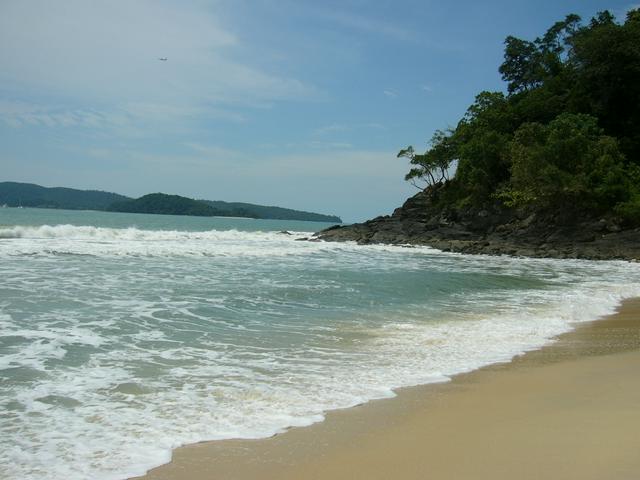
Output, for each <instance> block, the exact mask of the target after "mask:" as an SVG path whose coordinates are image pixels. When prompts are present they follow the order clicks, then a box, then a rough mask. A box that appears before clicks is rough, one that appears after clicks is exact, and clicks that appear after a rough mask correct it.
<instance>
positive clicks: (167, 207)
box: [108, 193, 229, 217]
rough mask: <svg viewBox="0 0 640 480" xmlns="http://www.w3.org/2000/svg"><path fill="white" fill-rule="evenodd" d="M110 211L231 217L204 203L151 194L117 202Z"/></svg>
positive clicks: (174, 196)
mask: <svg viewBox="0 0 640 480" xmlns="http://www.w3.org/2000/svg"><path fill="white" fill-rule="evenodd" d="M108 210H109V211H111V212H127V213H155V214H162V215H193V216H196V217H218V216H223V217H224V216H229V212H226V211H224V210H218V209H217V208H213V207H211V206H209V205H207V204H206V203H204V202H200V201H198V200H193V199H192V198H187V197H181V196H180V195H167V194H165V193H150V194H148V195H145V196H143V197H140V198H136V199H135V200H125V201H123V202H116V203H114V204H112V205H110V206H109V208H108Z"/></svg>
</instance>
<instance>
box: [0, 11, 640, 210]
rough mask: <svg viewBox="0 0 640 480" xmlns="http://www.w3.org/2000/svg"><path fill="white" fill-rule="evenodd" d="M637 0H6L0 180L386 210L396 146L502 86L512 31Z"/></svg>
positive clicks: (396, 195)
mask: <svg viewBox="0 0 640 480" xmlns="http://www.w3.org/2000/svg"><path fill="white" fill-rule="evenodd" d="M636 4H637V2H636ZM632 6H634V3H632V2H628V1H626V2H625V1H620V2H618V1H611V2H603V1H592V0H580V1H564V2H563V1H549V0H541V1H538V2H532V1H522V0H509V1H506V0H505V1H502V0H500V1H487V2H477V1H466V0H464V1H463V0H459V1H455V2H454V1H452V2H442V1H438V2H436V1H428V0H423V1H400V0H398V1H367V0H342V1H335V2H334V1H293V0H291V1H290V0H252V1H249V0H246V1H243V0H233V1H224V0H220V1H216V0H212V1H192V2H187V1H161V0H160V1H151V0H148V1H146V0H139V1H118V0H110V1H96V2H90V1H85V0H75V1H73V0H70V1H64V0H63V1H56V2H54V1H48V0H42V1H30V0H2V2H1V3H0V65H2V67H1V68H0V181H1V180H14V181H24V182H33V183H39V184H42V185H46V186H67V187H75V188H91V189H101V190H108V191H115V192H118V193H122V194H125V195H130V196H139V195H143V194H145V193H150V192H156V191H162V192H166V193H175V194H180V195H186V196H190V197H195V198H206V199H212V200H227V201H247V202H254V203H261V204H268V205H279V206H285V207H291V208H297V209H304V210H311V211H317V212H323V213H333V214H337V215H340V216H342V217H343V219H344V220H346V221H357V220H363V219H366V218H370V217H373V216H376V215H383V214H389V213H391V212H392V211H393V209H394V208H396V207H397V206H399V205H400V204H401V203H402V202H403V201H404V199H405V198H406V197H408V196H409V195H411V194H413V193H414V192H415V188H414V187H412V186H411V185H409V184H407V183H406V182H404V180H403V176H404V173H405V172H406V171H407V164H406V162H405V161H403V160H400V159H396V158H395V154H396V153H397V151H398V150H399V149H400V148H404V147H406V146H407V145H410V144H411V145H414V146H415V147H416V148H417V149H423V148H424V147H425V146H426V142H427V140H428V139H429V138H430V136H431V134H432V133H433V131H434V130H435V129H438V128H446V127H447V126H452V125H455V123H456V122H457V120H458V119H459V118H460V116H461V115H462V114H463V113H464V111H465V109H466V107H467V106H468V105H469V104H470V103H471V102H472V101H473V98H474V96H475V94H477V93H478V92H480V91H481V90H501V89H504V85H503V83H502V82H501V80H500V76H499V74H498V73H497V69H498V66H499V64H500V63H501V59H502V42H503V40H504V38H505V37H506V36H507V35H510V34H512V35H515V36H519V37H522V38H528V39H532V38H534V37H535V36H537V35H539V34H541V33H543V32H544V30H546V29H547V28H548V27H549V26H550V25H551V24H552V23H553V22H555V21H557V20H560V19H562V18H563V17H564V16H565V15H566V14H568V13H578V14H579V15H581V16H582V17H583V19H588V18H590V17H591V16H592V15H593V14H595V13H596V12H597V11H599V10H604V9H609V10H610V11H612V12H614V13H615V14H617V15H620V16H622V15H624V12H625V11H626V10H627V9H628V8H631V7H632ZM160 57H166V58H167V59H168V60H167V61H160V60H159V58H160Z"/></svg>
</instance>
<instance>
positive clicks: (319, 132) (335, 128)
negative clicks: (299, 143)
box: [311, 122, 385, 137]
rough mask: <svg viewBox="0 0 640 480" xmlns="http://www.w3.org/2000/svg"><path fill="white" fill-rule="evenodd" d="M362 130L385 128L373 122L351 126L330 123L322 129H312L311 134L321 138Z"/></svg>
mask: <svg viewBox="0 0 640 480" xmlns="http://www.w3.org/2000/svg"><path fill="white" fill-rule="evenodd" d="M362 129H373V130H384V129H385V126H384V125H382V124H380V123H375V122H369V123H353V124H344V123H332V124H330V125H324V126H322V127H318V128H316V129H314V130H313V131H312V132H311V133H312V135H314V136H316V137H321V136H325V135H332V134H335V133H343V132H352V131H354V130H362Z"/></svg>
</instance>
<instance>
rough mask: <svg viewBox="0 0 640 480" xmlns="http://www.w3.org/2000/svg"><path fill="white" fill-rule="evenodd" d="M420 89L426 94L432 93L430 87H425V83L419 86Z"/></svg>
mask: <svg viewBox="0 0 640 480" xmlns="http://www.w3.org/2000/svg"><path fill="white" fill-rule="evenodd" d="M420 89H421V90H422V91H424V92H428V93H431V92H433V87H432V86H431V85H427V84H426V83H423V84H422V85H420Z"/></svg>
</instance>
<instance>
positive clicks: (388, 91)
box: [382, 89, 398, 98]
mask: <svg viewBox="0 0 640 480" xmlns="http://www.w3.org/2000/svg"><path fill="white" fill-rule="evenodd" d="M382 93H384V94H385V95H386V96H387V97H389V98H397V97H398V93H397V92H396V91H395V90H391V89H386V90H383V92H382Z"/></svg>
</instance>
